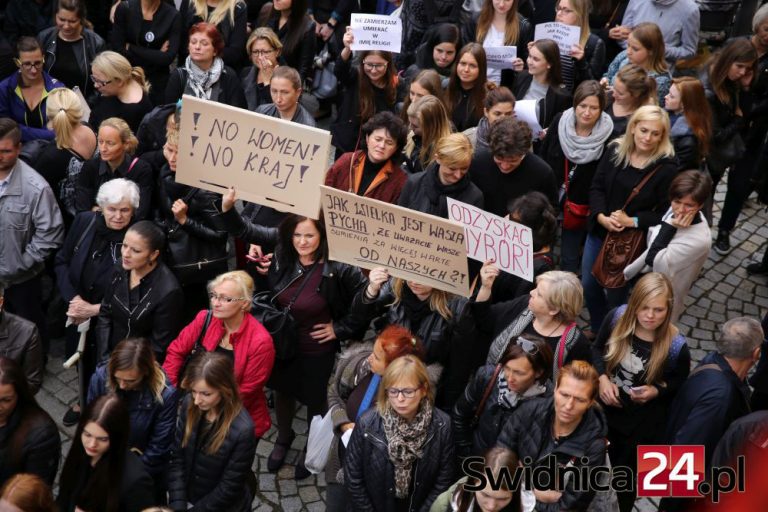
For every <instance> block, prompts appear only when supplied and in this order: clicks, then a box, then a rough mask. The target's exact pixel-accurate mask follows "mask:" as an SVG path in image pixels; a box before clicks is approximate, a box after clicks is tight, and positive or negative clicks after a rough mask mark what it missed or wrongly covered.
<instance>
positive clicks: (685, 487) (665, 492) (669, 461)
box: [637, 445, 745, 503]
mask: <svg viewBox="0 0 768 512" xmlns="http://www.w3.org/2000/svg"><path fill="white" fill-rule="evenodd" d="M705 460H706V457H705V450H704V446H703V445H641V446H638V447H637V495H638V496H646V497H650V496H656V497H672V498H699V497H702V496H705V495H709V494H710V493H711V497H712V501H713V502H714V503H717V502H719V501H720V495H721V494H724V493H729V492H733V491H738V492H744V490H745V480H744V476H745V475H744V466H745V463H744V456H740V457H739V458H738V459H737V464H736V468H732V467H729V466H724V467H713V468H712V469H711V470H710V472H709V475H707V474H706V470H705ZM707 476H709V478H707Z"/></svg>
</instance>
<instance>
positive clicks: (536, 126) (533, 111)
mask: <svg viewBox="0 0 768 512" xmlns="http://www.w3.org/2000/svg"><path fill="white" fill-rule="evenodd" d="M538 105H539V102H538V101H536V100H520V101H516V102H515V117H517V118H518V119H519V120H521V121H525V122H526V123H527V124H528V126H529V127H530V128H531V132H533V138H534V139H536V138H538V136H539V133H541V131H542V128H541V124H540V123H539V115H538V111H539V109H538Z"/></svg>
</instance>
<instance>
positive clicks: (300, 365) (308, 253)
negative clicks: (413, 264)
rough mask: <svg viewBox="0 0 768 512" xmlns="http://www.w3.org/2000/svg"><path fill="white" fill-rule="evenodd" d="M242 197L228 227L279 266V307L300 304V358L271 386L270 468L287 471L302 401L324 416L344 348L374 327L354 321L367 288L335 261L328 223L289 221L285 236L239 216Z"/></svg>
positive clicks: (281, 364) (228, 200) (227, 200)
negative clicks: (356, 302) (353, 309)
mask: <svg viewBox="0 0 768 512" xmlns="http://www.w3.org/2000/svg"><path fill="white" fill-rule="evenodd" d="M234 202H235V190H234V189H230V190H229V192H227V193H226V194H225V195H224V200H223V202H222V212H223V213H222V215H221V216H220V217H219V219H218V220H219V221H220V222H221V225H222V226H223V227H225V228H226V229H227V231H229V232H230V233H231V234H232V235H234V236H237V237H240V238H241V239H243V240H244V241H245V242H246V243H254V244H259V245H261V247H262V248H263V251H264V252H265V253H266V252H272V251H274V253H273V254H274V258H273V256H272V254H269V255H267V256H265V257H264V258H265V259H266V260H268V261H270V260H271V261H272V262H271V265H270V266H269V271H268V274H267V281H268V285H269V289H270V290H271V291H272V293H273V295H272V297H273V300H274V302H275V303H277V304H279V305H280V307H285V306H287V305H288V304H289V303H291V302H293V306H292V308H291V314H292V315H293V318H294V321H295V325H296V330H297V333H298V347H297V354H296V356H295V357H293V358H291V359H287V360H277V361H275V365H274V367H273V369H272V377H271V378H270V381H269V386H270V387H271V388H272V389H274V390H275V412H276V416H277V428H278V436H277V440H276V442H275V448H274V449H273V450H272V453H271V454H270V456H269V460H268V461H267V468H268V469H269V470H270V471H272V472H276V471H277V470H278V469H280V467H281V466H282V465H283V462H284V461H285V456H286V455H287V452H288V448H289V447H290V446H291V443H292V442H293V439H294V437H295V433H294V432H293V429H292V423H293V417H294V414H295V411H296V407H295V401H296V400H299V401H300V402H301V403H303V404H304V405H306V406H307V409H308V411H309V412H308V413H307V414H309V415H310V416H314V415H316V414H321V415H322V414H324V413H325V410H326V408H327V406H326V399H327V396H326V386H327V384H328V379H329V378H330V376H331V373H332V371H333V364H334V361H335V359H336V357H335V356H336V351H337V349H338V345H339V341H340V340H347V339H360V338H362V335H363V334H364V332H365V329H366V327H367V326H368V324H367V322H366V321H364V320H361V319H360V318H359V317H356V316H354V315H352V314H351V313H350V310H349V305H350V304H351V303H352V299H353V297H355V295H357V293H358V291H360V290H361V289H362V288H363V286H364V285H365V277H364V276H363V274H362V272H361V271H360V269H359V268H358V267H354V266H351V265H346V264H344V263H339V262H335V261H329V260H328V242H327V239H326V237H325V224H324V223H323V220H322V217H321V218H320V220H313V219H309V218H307V217H302V216H299V215H295V214H291V215H288V216H287V217H286V218H285V220H283V222H281V223H280V227H279V228H268V227H264V226H257V225H253V224H249V223H246V222H245V221H244V219H243V218H242V217H240V216H239V215H238V214H237V211H236V210H235V209H234V208H233V206H234ZM295 476H296V478H297V479H301V478H306V477H307V476H309V472H308V471H307V469H306V468H305V467H304V463H303V460H300V461H299V463H298V464H297V465H296V473H295Z"/></svg>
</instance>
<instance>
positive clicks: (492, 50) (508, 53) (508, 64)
mask: <svg viewBox="0 0 768 512" xmlns="http://www.w3.org/2000/svg"><path fill="white" fill-rule="evenodd" d="M485 58H486V61H487V62H488V67H489V68H497V69H512V61H513V60H515V59H516V58H517V46H488V47H486V48H485Z"/></svg>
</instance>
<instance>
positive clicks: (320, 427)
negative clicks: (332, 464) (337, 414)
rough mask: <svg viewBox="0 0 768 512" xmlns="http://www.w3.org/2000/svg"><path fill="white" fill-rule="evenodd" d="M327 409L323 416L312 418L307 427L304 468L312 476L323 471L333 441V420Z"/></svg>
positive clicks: (330, 411)
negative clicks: (307, 436) (307, 435)
mask: <svg viewBox="0 0 768 512" xmlns="http://www.w3.org/2000/svg"><path fill="white" fill-rule="evenodd" d="M332 411H333V408H331V409H329V410H328V412H327V413H326V414H325V416H322V417H321V416H320V415H319V414H318V415H316V416H315V417H314V418H312V423H311V424H310V425H309V438H308V439H307V455H306V457H305V459H304V466H305V467H306V468H307V469H308V470H309V471H310V473H312V474H315V475H316V474H318V473H320V472H321V471H322V470H324V469H325V465H326V464H327V463H328V452H329V451H330V448H331V442H332V441H333V420H332V419H331V413H332Z"/></svg>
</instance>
